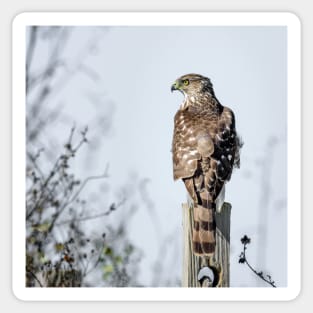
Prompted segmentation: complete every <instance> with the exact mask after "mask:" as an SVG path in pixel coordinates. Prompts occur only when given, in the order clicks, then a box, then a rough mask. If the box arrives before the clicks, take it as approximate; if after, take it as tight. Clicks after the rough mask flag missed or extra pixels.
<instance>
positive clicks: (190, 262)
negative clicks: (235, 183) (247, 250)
mask: <svg viewBox="0 0 313 313" xmlns="http://www.w3.org/2000/svg"><path fill="white" fill-rule="evenodd" d="M230 212H231V205H230V203H226V202H225V203H224V204H223V207H222V209H221V212H220V213H218V212H216V215H215V219H216V249H215V254H214V255H213V257H212V258H203V257H199V256H195V255H194V254H193V252H192V225H193V203H192V201H189V202H188V203H184V204H183V228H184V254H183V281H182V283H183V287H229V242H230ZM204 268H209V269H208V271H210V270H211V271H212V273H213V275H212V277H209V275H204V276H203V275H202V276H203V277H200V276H201V275H199V272H200V270H201V269H204ZM200 274H201V273H200Z"/></svg>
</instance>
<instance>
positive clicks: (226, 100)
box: [34, 26, 287, 287]
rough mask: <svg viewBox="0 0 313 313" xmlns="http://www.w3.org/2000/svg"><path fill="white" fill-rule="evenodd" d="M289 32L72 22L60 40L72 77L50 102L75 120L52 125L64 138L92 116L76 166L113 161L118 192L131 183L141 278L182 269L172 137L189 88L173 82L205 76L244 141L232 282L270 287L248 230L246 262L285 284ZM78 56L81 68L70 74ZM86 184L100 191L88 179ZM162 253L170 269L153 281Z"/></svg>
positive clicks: (233, 197)
mask: <svg viewBox="0 0 313 313" xmlns="http://www.w3.org/2000/svg"><path fill="white" fill-rule="evenodd" d="M286 35H287V33H286V28H285V27H279V26H275V27H269V26H260V27H247V26H244V27H212V26H208V27H161V26H159V27H110V28H93V27H73V28H72V29H71V32H70V36H69V37H68V41H67V44H66V45H65V47H63V49H64V50H63V55H64V60H65V62H66V64H67V70H68V71H69V73H72V74H71V77H70V79H69V80H68V81H66V84H64V86H62V88H60V91H59V93H58V95H57V96H56V97H55V98H54V99H53V101H50V102H48V103H46V104H45V105H47V106H48V107H49V108H52V107H53V106H55V105H56V104H58V105H61V107H62V111H63V113H64V116H66V118H64V119H63V120H62V121H56V122H55V123H54V125H53V127H51V128H50V129H48V130H47V131H46V132H51V135H53V136H54V137H55V138H58V137H59V138H60V137H61V135H62V134H67V133H68V129H69V127H71V126H72V125H73V122H75V124H76V125H77V126H81V127H83V126H84V125H86V124H88V127H89V130H90V137H91V144H92V145H93V148H94V152H93V153H92V155H90V153H89V154H85V155H84V154H83V155H82V156H81V157H80V158H79V159H78V161H77V162H76V164H75V169H76V170H77V171H78V172H79V173H80V174H81V175H82V176H87V175H88V174H91V175H92V174H95V173H99V171H100V172H101V171H103V169H104V168H105V167H106V165H107V164H109V172H110V186H109V188H110V190H111V191H112V197H113V198H114V197H115V196H116V195H115V194H114V191H115V190H118V189H119V188H120V186H121V185H123V184H124V183H125V182H127V183H128V184H127V186H128V187H127V188H129V190H128V192H129V193H130V194H132V200H131V201H134V202H136V203H140V206H139V208H138V210H137V212H136V214H135V215H134V216H133V218H132V219H131V220H130V221H129V236H130V238H131V239H132V240H133V241H134V243H135V244H136V245H137V246H138V247H140V248H141V249H142V251H143V256H144V257H143V260H142V264H141V272H140V281H141V282H142V283H143V284H146V285H151V284H152V285H158V284H159V285H162V284H163V283H164V282H165V280H166V277H174V278H175V277H178V278H180V276H181V272H182V268H181V266H182V207H181V204H182V203H183V202H185V201H186V191H185V188H184V185H183V183H182V182H181V181H177V182H174V181H173V178H172V157H171V142H172V134H173V118H174V115H175V112H176V111H177V110H178V108H179V106H180V104H181V102H182V100H183V97H182V95H181V94H180V93H171V92H170V87H171V85H172V83H173V82H174V81H175V80H176V78H178V77H179V76H181V75H183V74H187V73H198V74H201V75H204V76H207V77H209V78H210V79H211V81H212V83H213V86H214V90H215V94H216V96H217V98H218V99H219V101H220V102H221V103H222V104H223V105H225V106H228V107H230V108H231V109H232V110H233V111H234V113H235V116H236V127H237V131H238V133H239V135H240V136H241V138H242V140H243V142H244V146H243V148H242V152H241V168H240V169H238V170H235V171H234V173H233V176H232V179H231V181H230V182H229V183H228V184H227V185H226V197H225V199H226V201H227V202H230V203H231V204H232V213H231V243H230V246H231V255H230V258H231V259H230V264H231V267H230V273H231V277H230V280H231V286H233V287H245V286H259V287H263V286H264V287H265V286H266V285H264V284H263V282H261V281H260V279H258V278H255V275H253V274H251V272H250V271H249V269H248V268H247V267H246V266H244V265H242V264H239V263H238V256H239V254H240V252H241V249H242V245H241V243H240V238H241V237H243V235H245V234H246V235H248V236H249V237H250V238H251V245H250V246H249V247H248V251H247V257H248V259H249V262H250V263H251V264H253V265H255V267H256V268H257V269H259V270H263V271H264V272H266V273H269V274H270V275H271V276H272V278H273V279H274V280H275V282H276V284H277V286H286V285H287V193H286V192H287V191H286V190H287V90H286V86H287V85H286V84H287V54H286V52H287V42H286V38H287V37H286ZM86 46H87V47H88V49H89V50H88V53H85V52H84V51H85V50H84V49H85V47H86ZM48 57H49V46H45V45H42V46H41V47H40V49H39V51H38V52H37V57H36V60H37V61H36V64H35V65H34V67H35V68H36V67H37V68H38V69H39V68H40V67H41V66H43V64H45V62H46V61H47V58H48ZM77 64H79V66H80V69H81V71H79V72H78V73H76V72H75V73H74V71H73V72H71V71H72V70H73V69H75V67H76V66H77ZM82 73H84V74H86V75H83V74H82ZM86 76H87V78H86ZM100 112H101V114H102V115H103V119H102V122H101V118H100V119H99V120H100V125H99V123H98V122H97V123H98V124H97V125H96V124H95V123H94V121H95V120H96V119H95V116H96V117H97V115H98V117H101V116H100V115H101V114H100ZM97 121H98V120H97ZM102 132H103V136H102ZM93 136H95V137H96V136H98V137H100V138H101V140H95V141H93V140H92V138H93ZM138 186H140V187H141V190H143V192H142V193H140V192H137V191H136V190H137V188H136V187H138ZM93 188H94V189H93ZM87 192H89V193H90V192H91V193H94V194H97V193H99V190H98V189H97V188H96V187H94V186H91V187H90V188H89V189H87V190H86V193H87ZM106 201H107V199H106ZM119 214H123V213H122V212H121V213H119ZM98 226H99V227H101V225H98ZM166 242H167V244H166ZM163 253H164V255H163ZM160 254H161V255H162V260H163V273H162V275H163V276H162V277H159V281H154V282H152V281H153V279H154V278H153V277H155V276H156V275H155V273H154V271H155V267H154V265H155V261H156V260H157V259H159V258H160Z"/></svg>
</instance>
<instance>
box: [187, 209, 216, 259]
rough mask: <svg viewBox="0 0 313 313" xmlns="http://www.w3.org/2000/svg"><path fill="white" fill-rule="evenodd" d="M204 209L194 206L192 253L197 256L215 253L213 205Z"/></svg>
mask: <svg viewBox="0 0 313 313" xmlns="http://www.w3.org/2000/svg"><path fill="white" fill-rule="evenodd" d="M207 204H208V205H206V206H205V207H204V206H202V205H195V207H194V224H193V232H192V244H193V252H194V254H197V255H202V256H203V255H206V256H211V255H213V254H214V252H215V230H216V225H215V219H214V205H215V204H214V203H207Z"/></svg>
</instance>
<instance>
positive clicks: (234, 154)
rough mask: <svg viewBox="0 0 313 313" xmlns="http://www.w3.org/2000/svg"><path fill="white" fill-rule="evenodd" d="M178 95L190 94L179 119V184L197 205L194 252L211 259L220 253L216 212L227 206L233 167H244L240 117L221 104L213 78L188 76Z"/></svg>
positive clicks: (176, 171)
mask: <svg viewBox="0 0 313 313" xmlns="http://www.w3.org/2000/svg"><path fill="white" fill-rule="evenodd" d="M174 90H179V91H180V92H182V93H183V95H184V101H183V103H182V104H181V107H180V108H179V110H178V111H177V113H176V115H175V118H174V135H173V143H172V153H173V174H174V180H177V179H182V180H183V182H184V183H185V186H186V189H187V191H188V194H189V195H190V197H191V198H192V200H193V202H194V209H193V210H194V211H193V215H194V225H193V230H192V242H193V252H194V254H196V255H202V256H211V255H213V254H214V252H215V230H216V225H215V212H216V210H220V207H221V206H220V207H218V206H217V204H218V203H220V201H218V200H220V198H223V197H224V185H225V183H226V182H227V181H229V180H230V178H231V174H232V170H233V167H234V166H238V167H239V148H240V146H241V142H240V140H239V137H238V136H237V133H236V128H235V116H234V113H233V112H232V110H231V109H229V108H227V107H224V106H223V105H222V104H221V103H220V102H219V101H218V99H217V98H216V96H215V93H214V90H213V85H212V83H211V80H210V79H209V78H207V77H204V76H201V75H198V74H188V75H184V76H182V77H180V78H178V79H177V80H176V81H175V83H174V84H173V85H172V87H171V91H174ZM221 201H223V199H222V200H221Z"/></svg>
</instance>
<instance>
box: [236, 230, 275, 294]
mask: <svg viewBox="0 0 313 313" xmlns="http://www.w3.org/2000/svg"><path fill="white" fill-rule="evenodd" d="M250 242H251V239H250V238H249V237H248V236H247V235H244V236H243V237H242V238H241V243H242V244H243V251H242V252H241V253H240V255H239V261H238V262H239V263H241V264H247V266H248V268H249V269H250V270H251V271H252V272H253V273H254V274H256V275H257V276H259V277H260V278H261V279H262V280H264V281H265V282H266V283H268V284H269V285H271V286H272V287H274V288H276V285H275V282H274V281H273V280H272V278H271V276H270V275H267V277H268V279H266V278H265V277H264V274H263V272H262V271H261V272H258V271H256V270H255V269H254V268H253V267H252V266H251V265H250V263H249V262H248V260H247V257H246V250H247V245H248V244H249V243H250Z"/></svg>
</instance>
